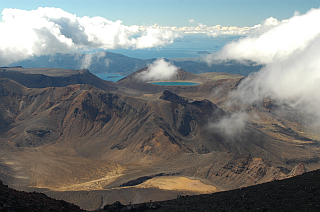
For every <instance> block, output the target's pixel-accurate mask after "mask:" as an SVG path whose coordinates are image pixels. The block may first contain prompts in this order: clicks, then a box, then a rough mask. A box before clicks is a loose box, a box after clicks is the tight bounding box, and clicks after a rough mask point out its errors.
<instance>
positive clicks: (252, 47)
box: [216, 9, 320, 63]
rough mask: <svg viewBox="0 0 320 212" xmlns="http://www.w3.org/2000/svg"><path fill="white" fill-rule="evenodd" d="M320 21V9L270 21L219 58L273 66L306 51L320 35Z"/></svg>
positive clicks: (228, 46) (228, 45) (220, 54)
mask: <svg viewBox="0 0 320 212" xmlns="http://www.w3.org/2000/svg"><path fill="white" fill-rule="evenodd" d="M319 20H320V10H319V9H311V10H310V11H309V12H308V13H306V14H305V15H299V14H298V13H296V14H295V15H294V16H293V17H292V18H290V19H288V20H283V21H281V22H279V21H278V20H276V19H273V18H269V19H267V20H265V21H264V22H263V23H264V24H263V25H261V26H260V27H259V28H257V29H256V30H252V32H251V34H250V35H249V36H247V37H245V38H242V39H240V40H238V41H235V42H232V43H229V44H227V45H226V46H225V47H224V48H223V49H222V51H221V52H220V53H219V55H218V56H217V57H216V59H223V60H224V59H236V60H252V61H255V62H258V63H270V62H272V61H274V60H281V59H285V58H288V57H290V56H291V55H292V54H293V53H294V52H296V51H302V50H303V49H305V48H306V47H307V46H309V45H310V43H311V42H313V40H314V39H315V38H316V37H317V36H318V35H319V33H320V27H319V24H318V23H319ZM261 33H262V34H261Z"/></svg>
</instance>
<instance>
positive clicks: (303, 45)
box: [215, 9, 320, 126]
mask: <svg viewBox="0 0 320 212" xmlns="http://www.w3.org/2000/svg"><path fill="white" fill-rule="evenodd" d="M319 20H320V9H311V10H310V11H309V12H307V13H306V14H304V15H299V14H295V15H294V16H293V17H292V18H290V19H288V20H285V21H281V22H280V23H279V24H275V26H274V27H271V28H270V29H268V30H266V31H265V32H264V33H262V34H261V35H258V36H249V37H246V38H243V39H241V40H239V41H236V42H233V43H230V44H227V45H226V46H225V47H224V48H223V49H222V51H221V52H220V53H219V54H218V56H217V57H216V58H218V59H223V60H228V59H236V60H240V61H241V60H252V61H255V62H258V63H264V64H266V65H265V67H264V68H262V70H261V71H259V72H257V73H255V74H252V75H251V76H249V77H247V78H246V79H245V80H242V82H241V83H240V85H239V86H238V89H237V91H236V92H235V93H233V95H234V98H236V99H237V100H239V101H241V102H242V104H256V103H259V102H260V103H261V102H262V101H263V99H264V98H272V99H274V100H275V101H276V102H277V103H278V104H282V105H286V107H287V108H291V109H294V110H295V111H299V113H300V114H302V116H301V117H305V120H304V121H305V123H309V124H312V125H314V124H315V126H320V107H319V105H320V95H319V92H320V60H319V58H320V51H319V49H320V25H319V23H318V22H319ZM216 58H215V59H216ZM310 117H312V120H311V119H310Z"/></svg>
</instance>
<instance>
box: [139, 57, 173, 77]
mask: <svg viewBox="0 0 320 212" xmlns="http://www.w3.org/2000/svg"><path fill="white" fill-rule="evenodd" d="M177 73H178V68H177V67H176V66H174V65H173V64H171V63H170V62H166V61H165V60H164V59H163V58H162V59H158V60H155V61H154V62H153V63H152V64H151V65H149V66H148V69H147V70H146V71H143V72H141V73H139V74H137V75H136V77H137V78H139V79H141V80H142V81H161V80H170V79H172V78H173V77H174V76H175V75H176V74H177Z"/></svg>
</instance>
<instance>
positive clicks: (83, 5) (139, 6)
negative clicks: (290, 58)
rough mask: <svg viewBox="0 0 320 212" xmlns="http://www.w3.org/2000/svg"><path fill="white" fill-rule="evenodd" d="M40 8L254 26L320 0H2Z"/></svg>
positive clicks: (128, 20) (133, 19) (171, 22)
mask: <svg viewBox="0 0 320 212" xmlns="http://www.w3.org/2000/svg"><path fill="white" fill-rule="evenodd" d="M38 7H55V8H61V9H63V10H64V11H67V12H69V13H71V14H76V15H77V16H78V17H83V16H89V17H94V16H102V17H104V18H106V19H108V20H111V21H116V20H121V21H123V24H124V25H147V26H148V25H151V24H155V23H158V24H159V25H161V26H178V27H181V26H190V25H192V24H190V23H189V20H190V19H194V20H195V23H202V24H206V25H209V26H214V25H217V24H220V25H223V26H238V27H244V26H254V25H255V24H259V23H260V22H261V21H263V20H265V19H266V18H269V17H271V16H272V17H274V18H276V19H278V20H282V19H288V18H290V17H291V16H292V15H293V14H294V12H295V11H299V12H300V13H301V14H304V13H306V12H307V11H308V10H309V9H311V8H319V7H320V2H319V0H303V1H302V0H268V1H266V0H161V1H159V0H90V1H88V0H2V1H1V4H0V11H2V10H3V9H4V8H17V9H23V10H35V9H37V8H38Z"/></svg>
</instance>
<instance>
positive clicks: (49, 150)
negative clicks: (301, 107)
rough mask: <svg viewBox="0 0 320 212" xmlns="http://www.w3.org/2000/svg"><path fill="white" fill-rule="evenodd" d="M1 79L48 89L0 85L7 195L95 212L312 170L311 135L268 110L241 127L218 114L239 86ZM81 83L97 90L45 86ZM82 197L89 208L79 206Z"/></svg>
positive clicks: (0, 162) (132, 78)
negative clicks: (24, 194) (35, 194)
mask: <svg viewBox="0 0 320 212" xmlns="http://www.w3.org/2000/svg"><path fill="white" fill-rule="evenodd" d="M2 69H4V70H3V71H2V72H3V73H9V72H18V74H21V72H24V71H25V72H24V73H23V76H25V77H22V78H26V79H27V78H28V77H30V79H32V77H35V76H38V75H39V74H40V75H41V76H42V75H43V76H45V77H47V79H48V82H50V83H52V84H50V85H53V87H42V88H41V86H38V85H41V81H39V82H35V84H34V85H33V87H32V86H31V87H26V86H24V85H22V83H21V84H20V83H18V82H16V81H13V80H10V79H1V80H0V120H1V126H0V145H1V148H0V154H1V157H0V167H1V169H0V179H1V180H2V181H3V182H4V183H5V184H9V185H10V186H12V187H13V188H16V189H21V190H25V191H32V190H36V191H41V192H44V193H46V194H47V195H49V196H53V197H55V198H63V199H64V200H72V201H73V203H75V204H77V205H80V204H83V205H80V206H81V207H82V208H84V209H97V208H99V207H100V206H101V205H104V204H107V203H112V202H114V201H116V200H120V198H121V202H123V203H129V202H130V201H131V202H133V203H139V202H147V201H148V200H150V198H152V199H153V200H166V199H172V198H175V197H176V196H177V195H178V194H180V195H181V194H183V195H195V194H202V193H208V192H212V191H213V190H215V191H225V190H231V189H237V188H241V187H245V186H251V185H256V184H260V183H265V182H270V181H274V180H280V179H285V178H287V177H291V176H295V175H297V174H301V173H303V172H304V170H305V169H306V170H307V171H311V170H315V169H319V153H318V149H319V142H318V140H317V135H314V134H313V133H310V132H309V131H307V130H304V129H305V128H303V126H302V125H301V124H300V123H298V122H296V121H294V120H293V119H290V117H289V118H288V117H287V116H285V115H281V114H280V115H279V114H277V113H276V111H275V108H276V107H275V106H274V107H273V106H272V105H275V104H276V102H274V101H271V100H270V99H269V100H268V99H266V100H265V102H264V104H263V105H261V107H260V106H259V107H258V106H255V105H254V106H247V107H246V109H245V110H246V112H247V113H252V114H255V115H254V116H252V117H261V118H252V119H245V120H240V119H241V116H239V108H237V107H231V108H228V107H227V106H226V105H227V100H228V99H229V98H230V96H228V93H230V92H231V91H232V90H235V89H237V86H238V84H239V82H240V81H241V80H242V78H237V77H234V78H233V77H231V78H227V79H219V80H214V79H209V78H208V77H205V76H201V75H200V76H199V75H195V74H192V73H188V72H186V71H183V70H179V71H178V75H177V78H176V79H177V80H179V81H190V80H195V81H198V82H199V83H200V85H197V86H189V87H188V86H166V87H162V86H158V85H151V84H148V83H146V82H141V81H139V80H138V79H137V76H139V74H140V73H142V72H143V71H144V70H145V69H142V70H139V71H137V72H135V73H133V74H132V75H129V76H127V77H126V78H124V79H123V80H121V81H119V82H117V83H109V82H107V81H103V80H98V79H96V78H93V77H91V74H90V73H89V72H88V71H83V70H79V71H76V70H59V69H55V70H53V69H26V70H23V69H21V68H14V69H15V70H12V71H11V70H9V68H2ZM18 69H19V70H20V72H19V70H18ZM16 70H18V71H16ZM27 72H28V73H27ZM44 73H46V75H44ZM71 73H73V74H71ZM82 74H85V75H84V76H86V77H83V78H82V79H83V80H86V79H87V78H89V79H92V82H93V83H92V84H93V85H95V84H97V85H98V86H100V88H97V87H94V86H92V85H90V83H91V81H90V80H88V81H83V82H84V83H86V84H71V83H72V82H77V81H76V80H75V81H71V80H69V81H67V82H69V83H70V84H69V85H67V86H62V87H59V86H56V85H59V83H60V80H57V81H55V80H54V79H56V78H55V77H60V78H59V79H61V81H63V78H64V77H69V78H72V77H74V75H76V76H78V75H80V76H79V77H78V78H81V75H82ZM29 75H30V76H29ZM9 76H16V73H14V74H11V75H9ZM78 78H76V79H78ZM26 81H28V80H26ZM30 81H32V80H30ZM22 82H23V81H22ZM55 83H57V84H55ZM36 85H37V86H36ZM48 85H49V83H48ZM103 86H105V87H103ZM213 94H214V95H213ZM240 112H241V111H240ZM234 117H236V118H234ZM229 120H231V121H229ZM239 128H240V129H239ZM301 162H302V164H301ZM163 182H165V183H163ZM179 183H182V184H181V185H180V184H179ZM183 183H185V184H183ZM160 185H165V186H164V187H159V186H160ZM166 185H180V187H179V186H177V187H176V188H174V189H172V186H166ZM186 185H188V186H186ZM182 188H183V190H182V191H181V189H182ZM198 188H201V189H200V190H199V189H198ZM86 197H88V198H90V199H92V198H93V199H94V200H95V201H90V202H86V203H83V199H84V198H86ZM81 202H82V203H81Z"/></svg>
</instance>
